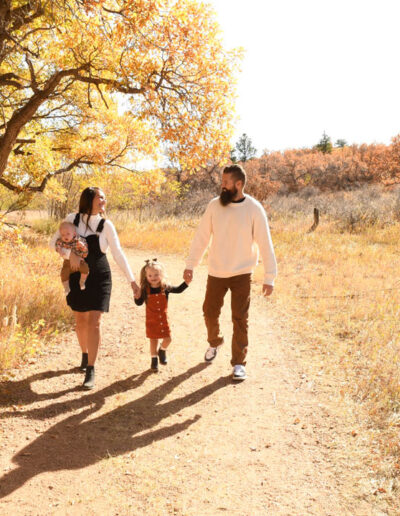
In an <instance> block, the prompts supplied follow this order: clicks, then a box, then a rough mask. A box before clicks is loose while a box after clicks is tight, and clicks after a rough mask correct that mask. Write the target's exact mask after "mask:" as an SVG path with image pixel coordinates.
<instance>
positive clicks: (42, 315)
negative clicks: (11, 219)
mask: <svg viewBox="0 0 400 516" xmlns="http://www.w3.org/2000/svg"><path fill="white" fill-rule="evenodd" d="M59 269H60V260H59V259H58V257H57V255H56V253H52V252H51V250H50V249H48V248H47V247H46V245H45V242H44V241H40V238H39V239H38V238H35V239H32V238H31V237H30V238H24V237H23V235H22V233H21V231H19V230H5V231H3V232H2V233H1V235H0V308H1V320H0V372H1V371H4V370H5V369H7V368H9V367H11V366H13V365H14V364H15V363H16V362H17V361H18V360H19V359H20V358H21V357H22V356H24V355H31V354H34V353H35V352H36V351H37V350H39V348H40V346H41V344H42V342H43V339H45V338H46V337H48V336H49V335H51V334H52V333H54V332H55V331H57V330H58V329H60V328H63V327H65V325H66V324H69V323H70V321H71V314H70V310H69V309H68V307H66V305H65V297H64V295H63V290H62V287H61V284H60V282H59Z"/></svg>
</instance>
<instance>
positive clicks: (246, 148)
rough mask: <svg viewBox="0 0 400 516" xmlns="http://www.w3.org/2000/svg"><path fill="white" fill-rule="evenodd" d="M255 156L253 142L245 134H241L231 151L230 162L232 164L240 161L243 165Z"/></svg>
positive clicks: (255, 150) (255, 151)
mask: <svg viewBox="0 0 400 516" xmlns="http://www.w3.org/2000/svg"><path fill="white" fill-rule="evenodd" d="M256 154H257V149H256V148H255V147H253V142H252V141H251V139H250V138H249V137H248V136H247V134H246V133H243V134H242V136H241V137H240V138H239V140H238V141H237V143H236V145H235V148H234V149H232V150H231V160H232V161H233V162H237V161H241V162H243V163H244V162H246V161H248V160H249V159H252V158H254V156H255V155H256Z"/></svg>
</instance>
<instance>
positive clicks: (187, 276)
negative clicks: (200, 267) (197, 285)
mask: <svg viewBox="0 0 400 516" xmlns="http://www.w3.org/2000/svg"><path fill="white" fill-rule="evenodd" d="M183 279H184V281H185V282H186V283H187V284H188V285H189V283H191V281H192V279H193V271H191V270H190V269H185V270H184V271H183Z"/></svg>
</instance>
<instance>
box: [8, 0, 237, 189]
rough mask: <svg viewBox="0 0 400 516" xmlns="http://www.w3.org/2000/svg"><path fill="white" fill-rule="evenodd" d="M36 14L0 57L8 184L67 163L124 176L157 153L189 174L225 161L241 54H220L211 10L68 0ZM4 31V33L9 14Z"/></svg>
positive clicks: (29, 180) (164, 3) (189, 4)
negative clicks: (112, 171) (126, 170)
mask: <svg viewBox="0 0 400 516" xmlns="http://www.w3.org/2000/svg"><path fill="white" fill-rule="evenodd" d="M43 8H44V11H43V13H42V14H41V15H40V16H32V17H31V18H30V17H29V16H28V14H29V13H27V16H26V18H25V19H24V20H23V24H22V26H21V27H20V29H19V31H18V33H16V34H15V38H16V39H15V41H17V40H18V39H19V38H21V41H23V45H19V44H17V43H15V44H14V45H11V43H10V48H9V49H8V52H6V53H5V55H4V56H3V55H0V75H2V77H7V78H8V77H9V79H7V80H6V81H5V82H4V83H2V85H1V93H2V98H3V99H7V100H6V101H3V102H1V108H2V116H3V118H4V122H5V123H4V124H3V129H1V130H0V131H2V133H0V136H4V137H7V138H9V142H10V144H9V145H8V144H7V145H5V146H3V148H1V149H0V177H3V178H4V179H5V181H7V183H8V187H9V188H15V189H17V190H18V189H27V190H30V189H35V188H42V187H43V185H45V183H43V181H45V182H46V181H47V179H48V178H49V177H52V176H53V175H57V174H61V173H63V172H64V171H66V170H71V168H75V167H81V168H85V167H86V168H87V167H92V166H93V167H101V168H102V169H103V170H106V171H110V170H114V171H120V170H124V169H126V168H129V169H131V170H132V171H134V169H135V167H134V166H132V164H134V163H137V162H138V161H140V160H141V159H143V158H144V157H146V158H149V159H156V158H157V157H158V156H159V154H160V153H161V152H162V153H164V154H167V156H168V158H169V159H170V160H171V162H173V163H175V164H179V166H180V167H181V168H185V169H187V170H189V171H195V170H196V168H197V167H199V166H200V165H204V164H206V163H207V162H208V161H209V160H211V159H213V160H217V161H218V160H221V159H223V158H224V157H226V156H228V155H229V147H230V144H229V141H230V137H231V134H232V120H233V115H234V112H233V109H232V102H233V98H234V88H235V75H236V73H237V70H238V68H237V65H238V58H239V54H240V53H239V52H238V51H231V52H228V51H226V50H225V49H224V48H223V46H222V43H221V39H222V38H221V37H220V33H219V27H218V25H217V22H216V16H215V14H214V13H213V11H212V10H211V9H210V7H208V6H207V5H205V4H203V3H198V2H196V1H193V0H182V1H180V2H170V0H157V1H155V0H140V1H139V0H135V1H133V0H122V1H118V2H117V1H109V0H107V1H106V0H98V1H96V2H94V1H92V2H75V1H72V0H67V1H65V2H60V3H59V2H47V3H45V4H44V5H43ZM26 9H28V11H29V10H34V9H35V7H34V3H32V5H31V4H30V3H28V4H26ZM31 14H32V13H31ZM7 20H8V18H7ZM7 23H10V27H9V29H10V30H11V31H12V30H13V27H14V26H13V24H12V13H11V12H10V21H9V22H7ZM39 27H46V30H35V29H37V28H39ZM10 41H11V40H10ZM28 47H31V48H34V49H35V52H32V53H30V54H29V56H27V55H26V52H25V51H24V48H28ZM24 106H28V107H29V109H25V108H24V109H22V108H23V107H24ZM5 141H6V140H5ZM7 141H8V140H7Z"/></svg>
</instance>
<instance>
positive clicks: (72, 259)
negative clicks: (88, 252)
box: [69, 251, 82, 272]
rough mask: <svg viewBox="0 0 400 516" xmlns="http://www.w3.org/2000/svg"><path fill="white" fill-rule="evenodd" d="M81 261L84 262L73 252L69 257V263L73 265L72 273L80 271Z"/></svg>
mask: <svg viewBox="0 0 400 516" xmlns="http://www.w3.org/2000/svg"><path fill="white" fill-rule="evenodd" d="M81 260H82V258H81V257H80V256H78V255H77V254H75V253H73V252H72V251H71V254H70V255H69V263H70V265H71V271H72V272H75V271H77V270H79V266H80V264H81Z"/></svg>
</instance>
